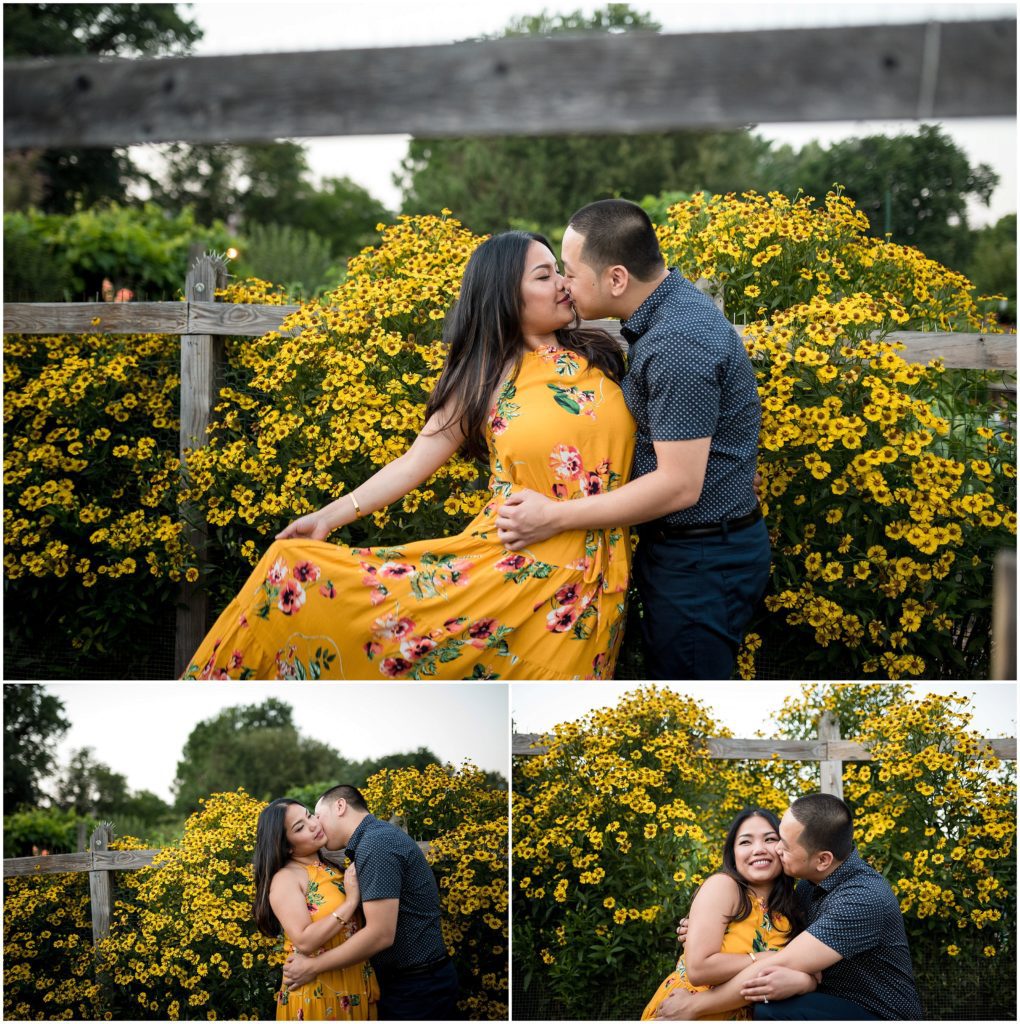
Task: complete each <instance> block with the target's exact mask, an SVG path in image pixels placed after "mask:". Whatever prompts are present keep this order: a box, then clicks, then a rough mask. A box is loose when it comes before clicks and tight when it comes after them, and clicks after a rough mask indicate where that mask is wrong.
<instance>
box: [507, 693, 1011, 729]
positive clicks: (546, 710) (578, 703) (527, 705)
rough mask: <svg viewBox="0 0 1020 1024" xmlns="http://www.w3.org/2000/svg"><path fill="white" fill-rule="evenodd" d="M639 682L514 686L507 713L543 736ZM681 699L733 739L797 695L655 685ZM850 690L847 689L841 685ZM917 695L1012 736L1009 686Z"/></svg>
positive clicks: (766, 724)
mask: <svg viewBox="0 0 1020 1024" xmlns="http://www.w3.org/2000/svg"><path fill="white" fill-rule="evenodd" d="M641 685H643V684H641V683H638V682H632V683H587V684H585V685H584V686H578V685H577V684H576V683H574V684H565V683H514V685H513V687H512V688H511V694H510V711H511V716H512V719H513V726H514V729H515V730H516V731H517V732H519V733H540V732H546V731H548V730H549V729H551V728H552V727H553V726H555V725H558V724H560V723H562V722H573V721H576V720H577V719H579V718H581V717H582V716H583V715H584V714H585V713H586V712H588V711H591V710H592V709H594V708H602V707H612V706H614V705H615V704H616V703H617V701H618V700H619V698H620V697H621V696H622V695H623V694H624V693H628V692H630V691H631V690H634V689H637V688H638V687H640V686H641ZM656 685H659V686H661V687H665V688H667V689H672V690H676V691H677V692H679V693H683V694H687V695H688V696H691V697H693V698H694V699H695V700H697V701H699V702H700V703H702V704H703V705H705V706H706V708H707V709H708V710H709V711H710V713H711V714H712V716H713V717H714V718H715V720H716V721H718V722H720V723H722V724H723V725H725V726H728V727H729V729H730V730H731V731H732V732H733V735H734V736H740V737H744V738H747V737H752V736H754V735H755V733H757V732H758V730H759V729H761V730H763V731H764V732H765V734H766V735H769V734H770V732H771V723H772V719H773V717H774V715H775V713H776V712H778V711H779V710H780V708H781V707H782V705H783V701H784V699H785V698H786V697H788V696H793V695H796V694H799V693H801V692H803V690H804V689H805V687H804V686H803V685H802V684H799V683H763V682H713V683H659V684H656ZM846 685H853V684H846ZM913 689H914V690H915V692H917V693H918V694H919V695H923V694H927V693H938V694H948V693H959V694H961V695H964V696H967V697H968V698H969V705H970V706H969V710H970V711H971V712H972V713H973V715H974V719H973V721H972V722H971V728H972V729H974V730H975V731H976V732H979V733H981V735H983V736H987V737H988V738H990V739H994V738H999V737H1002V736H1014V735H1016V699H1017V687H1016V684H1015V683H916V684H914V687H913Z"/></svg>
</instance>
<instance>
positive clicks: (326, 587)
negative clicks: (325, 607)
mask: <svg viewBox="0 0 1020 1024" xmlns="http://www.w3.org/2000/svg"><path fill="white" fill-rule="evenodd" d="M319 593H320V594H322V596H323V597H328V598H329V599H330V600H331V601H332V600H333V598H334V597H336V587H334V586H333V581H332V580H326V582H325V583H323V585H322V586H321V587H319Z"/></svg>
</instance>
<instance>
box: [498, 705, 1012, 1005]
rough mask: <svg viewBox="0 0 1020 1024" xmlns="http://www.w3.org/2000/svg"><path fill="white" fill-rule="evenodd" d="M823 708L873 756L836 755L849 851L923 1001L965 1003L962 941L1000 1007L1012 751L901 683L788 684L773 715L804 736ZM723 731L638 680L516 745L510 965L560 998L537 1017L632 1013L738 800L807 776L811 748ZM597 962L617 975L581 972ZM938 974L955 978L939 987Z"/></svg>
mask: <svg viewBox="0 0 1020 1024" xmlns="http://www.w3.org/2000/svg"><path fill="white" fill-rule="evenodd" d="M827 710H828V711H834V712H835V713H836V714H837V715H838V717H839V719H840V722H841V729H842V735H843V737H844V738H847V739H850V738H855V739H859V740H860V741H861V742H864V743H867V744H868V745H869V746H870V747H871V749H872V752H873V754H874V756H875V760H873V761H870V762H859V763H848V764H847V765H846V766H845V771H844V785H845V798H846V800H847V802H848V803H849V804H850V805H851V807H852V808H853V809H854V813H855V839H856V842H857V846H858V849H859V851H860V853H861V856H862V857H864V858H865V860H867V861H868V862H869V863H871V864H873V866H874V867H875V868H876V869H877V870H879V871H882V872H884V873H885V874H886V876H887V877H888V879H889V882H890V884H891V885H892V886H893V889H894V891H895V892H896V894H897V895H898V897H899V898H900V902H901V906H902V908H903V912H904V916H905V919H906V925H907V932H908V937H909V939H910V943H911V953H912V957H913V961H914V965H915V969H916V972H917V977H918V982H919V987H920V989H921V994H922V999H924V1000H926V1006H927V1007H928V1009H929V1010H931V1009H932V1008H933V1005H934V1004H935V1003H937V1002H938V1001H939V1000H940V999H944V1000H946V999H955V1001H956V1003H957V1005H958V1008H963V1007H965V1006H966V1004H967V1003H966V1001H967V998H968V993H967V992H966V986H967V985H969V984H970V980H969V979H970V978H971V977H972V975H973V964H974V958H975V957H977V956H980V957H982V960H983V962H987V961H988V960H991V959H992V957H993V956H994V958H995V969H996V970H1000V971H1001V972H1002V973H1001V974H1000V975H997V978H999V979H1000V982H999V983H998V984H997V987H996V991H1001V992H1002V993H1003V994H1002V999H1001V1000H1000V1002H1001V1004H1002V1006H1001V1007H999V1013H1000V1015H1002V1014H1005V1015H1008V1011H1009V1009H1010V1007H1011V1005H1012V999H1013V998H1014V997H1013V995H1011V992H1012V993H1015V967H1014V965H1015V928H1014V923H1015V920H1016V879H1015V872H1014V867H1015V860H1014V859H1013V858H1014V852H1013V851H1014V841H1015V835H1016V789H1015V771H1014V769H1013V767H1012V766H1010V767H1009V768H1007V767H1005V766H1004V765H1002V764H1000V763H998V762H996V761H994V760H991V761H989V760H981V761H975V760H973V759H972V758H973V756H974V754H975V753H976V752H977V751H978V750H979V748H980V740H979V738H978V737H976V736H975V735H974V734H973V732H972V731H971V730H970V729H969V728H968V724H969V715H968V714H967V713H966V710H965V701H963V699H962V698H959V697H949V698H941V697H932V696H928V697H923V698H918V697H915V696H913V695H912V694H910V693H909V692H908V691H907V690H906V689H905V688H903V687H898V686H888V685H887V686H867V687H859V686H828V685H827V686H818V687H816V688H814V689H811V690H808V691H807V692H806V693H805V694H804V696H803V697H801V698H798V699H796V700H790V701H788V702H787V703H786V704H785V705H784V707H783V709H782V710H781V711H780V712H779V714H778V715H777V718H776V723H775V726H774V727H773V728H772V729H771V730H770V732H771V734H772V735H775V736H778V737H779V738H791V739H793V738H796V739H802V738H805V737H807V736H813V735H816V734H817V733H816V730H817V725H816V723H817V719H818V716H819V715H820V714H821V713H822V712H823V711H827ZM727 735H729V733H728V732H727V731H726V730H725V729H722V728H720V727H719V726H718V725H717V724H716V723H714V722H713V721H712V719H711V718H710V717H709V715H708V714H707V713H706V712H705V710H704V708H703V707H702V706H701V705H700V704H698V703H697V702H696V701H693V700H690V699H688V698H685V697H683V696H681V695H679V694H676V693H674V692H672V691H662V690H659V689H657V688H656V687H652V686H649V687H645V688H642V689H638V690H635V691H633V692H631V693H628V694H626V695H625V696H624V697H623V698H621V700H620V701H619V702H618V704H617V706H616V707H611V708H602V709H599V710H596V711H593V712H590V713H589V714H588V715H586V716H585V717H584V718H583V719H581V720H580V721H577V722H573V723H565V724H562V725H559V726H557V727H556V728H555V729H554V730H552V732H551V734H550V735H549V736H548V737H544V741H545V742H546V743H547V744H548V752H547V753H542V754H538V755H534V756H527V757H525V756H522V757H518V758H516V759H515V763H514V857H513V865H514V870H513V886H514V897H513V898H514V964H515V972H519V976H520V978H521V981H522V987H523V991H524V993H527V992H528V990H530V989H532V988H534V987H535V985H534V980H535V979H536V978H540V979H541V984H540V985H538V986H537V987H538V988H539V989H545V990H546V992H547V993H551V995H552V996H553V997H554V998H555V1000H556V1003H554V1004H553V1007H551V1008H550V1010H549V1013H550V1015H551V1016H555V1015H557V1014H556V1013H555V1012H553V1011H554V1010H558V1011H559V1012H565V1013H567V1014H568V1015H570V1016H577V1017H588V1018H590V1019H607V1018H610V1017H613V1016H622V1017H627V1016H629V1015H633V1014H636V1013H638V1012H640V1009H641V1007H642V1006H643V1005H644V1002H645V1001H646V1000H647V999H648V997H649V996H650V994H651V993H652V992H654V990H655V988H656V987H657V985H658V983H659V981H661V979H662V978H663V977H664V976H665V975H666V974H667V973H668V972H669V970H670V969H671V966H672V963H671V960H672V959H673V958H675V955H676V953H675V950H676V947H675V941H674V936H673V931H674V928H675V925H676V921H677V920H678V919H679V917H680V916H682V914H683V913H685V912H686V910H687V908H688V907H689V906H690V901H691V899H692V897H693V894H694V890H695V889H696V888H697V886H698V885H699V884H700V883H701V882H702V881H703V880H704V879H705V878H706V877H707V876H708V875H709V874H711V873H712V872H713V871H715V870H718V868H719V866H720V857H721V852H722V841H723V838H724V836H725V830H726V827H727V826H728V824H729V822H730V820H731V819H732V817H733V816H734V814H735V813H736V812H737V811H738V810H739V809H740V808H741V807H743V806H745V805H757V806H764V807H768V808H771V809H772V810H774V811H776V812H777V813H780V814H781V813H782V812H783V811H784V810H785V809H786V807H787V806H788V805H789V803H790V802H791V801H792V800H793V799H795V798H796V797H797V796H800V795H803V794H804V793H806V792H816V791H817V790H818V766H817V763H812V764H805V763H800V762H778V761H769V762H761V761H758V762H755V761H740V762H736V761H726V760H712V759H709V758H708V756H707V755H706V753H705V751H704V739H705V738H708V737H711V736H720V737H724V736H727ZM989 949H991V950H992V951H993V952H992V953H989V952H987V951H988V950H989ZM954 950H955V952H954ZM961 950H963V951H966V953H967V956H965V957H962V958H961V960H962V961H965V962H966V964H967V965H968V966H967V972H968V975H967V976H964V975H963V974H962V973H960V972H955V973H953V974H952V975H951V977H950V976H947V970H948V968H947V960H946V958H947V957H953V956H957V955H958V954H959V953H960V951H961ZM1003 965H1005V966H1003ZM1011 967H1014V973H1013V974H1012V975H1010V968H1011ZM989 969H991V968H989ZM607 972H609V973H610V974H611V975H612V976H613V977H618V978H627V979H628V984H627V986H620V987H619V991H616V990H615V989H613V990H610V991H606V989H607V988H610V989H612V987H610V986H596V987H594V988H593V986H592V985H591V978H592V977H595V976H600V975H603V976H604V975H605V974H606V973H607ZM516 977H518V974H516V973H515V978H516ZM1011 979H1012V980H1011ZM950 985H953V986H955V987H956V990H957V991H956V994H955V995H952V994H951V992H950V995H948V996H947V995H946V990H950ZM1011 986H1012V987H1011ZM961 991H962V992H963V994H962V995H961ZM532 998H536V997H534V996H533V997H532ZM985 999H986V1000H987V996H985ZM515 1005H517V1004H516V1002H515ZM990 1015H991V1016H995V1015H996V1014H995V1013H992V1014H990Z"/></svg>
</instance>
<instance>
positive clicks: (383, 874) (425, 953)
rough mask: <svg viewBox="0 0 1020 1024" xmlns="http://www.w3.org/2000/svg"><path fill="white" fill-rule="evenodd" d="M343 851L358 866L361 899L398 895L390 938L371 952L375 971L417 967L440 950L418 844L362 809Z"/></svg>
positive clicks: (435, 906)
mask: <svg viewBox="0 0 1020 1024" xmlns="http://www.w3.org/2000/svg"><path fill="white" fill-rule="evenodd" d="M347 855H348V856H349V857H350V858H351V860H353V861H354V866H355V867H356V868H357V869H358V885H359V887H360V889H361V899H362V902H364V903H369V902H371V901H372V900H389V899H398V900H400V907H399V909H398V911H397V933H396V939H395V940H394V942H393V945H392V946H390V948H389V949H384V950H381V951H380V952H378V953H376V954H375V956H373V957H372V966H373V967H375V968H376V970H378V971H385V970H386V969H387V968H398V969H399V968H408V967H420V966H422V965H424V964H431V963H434V962H435V961H437V960H441V959H442V958H443V957H444V956H446V944H445V943H444V942H443V932H442V929H441V927H440V923H439V889H438V887H437V886H436V879H435V875H433V874H432V869H431V868H430V867H429V865H428V861H426V860H425V854H423V853H422V852H421V849H420V848H419V847H418V844H417V843H416V842H415V841H414V840H413V839H412V838H411V837H410V836H409V835H407V833H406V832H402V831H401V830H400V829H399V828H397V827H396V825H391V824H390V823H389V822H387V821H380V820H379V819H378V818H376V817H375V816H374V815H372V814H368V815H366V816H365V818H364V819H363V820H362V822H361V824H359V825H358V827H357V828H356V829H355V830H354V835H352V836H351V838H350V842H348V844H347Z"/></svg>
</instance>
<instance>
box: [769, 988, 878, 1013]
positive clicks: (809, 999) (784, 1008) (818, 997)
mask: <svg viewBox="0 0 1020 1024" xmlns="http://www.w3.org/2000/svg"><path fill="white" fill-rule="evenodd" d="M754 1019H755V1020H881V1019H882V1018H881V1017H876V1016H875V1015H874V1014H873V1013H872V1012H871V1011H870V1010H865V1009H864V1007H863V1006H858V1005H857V1003H851V1002H850V1000H849V999H840V997H839V996H830V995H828V994H827V993H825V992H808V993H807V995H803V996H793V997H792V998H791V999H780V1000H778V1001H777V1002H774V1003H755V1004H754Z"/></svg>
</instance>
